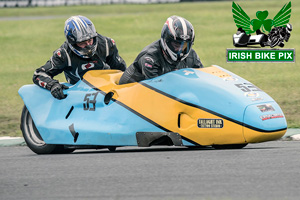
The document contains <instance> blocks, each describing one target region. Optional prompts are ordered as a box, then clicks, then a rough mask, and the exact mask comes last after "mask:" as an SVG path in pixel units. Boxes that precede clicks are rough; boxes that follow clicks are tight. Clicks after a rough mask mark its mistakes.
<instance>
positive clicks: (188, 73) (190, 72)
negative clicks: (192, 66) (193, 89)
mask: <svg viewBox="0 0 300 200" xmlns="http://www.w3.org/2000/svg"><path fill="white" fill-rule="evenodd" d="M183 72H184V75H186V76H188V75H190V74H195V72H193V71H189V70H183Z"/></svg>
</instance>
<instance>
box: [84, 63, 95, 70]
mask: <svg viewBox="0 0 300 200" xmlns="http://www.w3.org/2000/svg"><path fill="white" fill-rule="evenodd" d="M94 66H95V64H94V63H87V64H83V65H81V68H82V70H86V69H90V68H93V67H94Z"/></svg>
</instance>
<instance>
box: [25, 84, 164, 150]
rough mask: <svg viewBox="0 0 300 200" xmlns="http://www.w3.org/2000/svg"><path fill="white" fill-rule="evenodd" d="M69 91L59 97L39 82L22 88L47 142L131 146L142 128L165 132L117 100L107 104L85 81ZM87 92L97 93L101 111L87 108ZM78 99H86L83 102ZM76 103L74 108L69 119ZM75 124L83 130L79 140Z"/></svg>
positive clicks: (30, 110) (79, 129)
mask: <svg viewBox="0 0 300 200" xmlns="http://www.w3.org/2000/svg"><path fill="white" fill-rule="evenodd" d="M65 93H66V94H68V96H67V98H66V99H63V100H57V99H54V98H53V97H52V95H51V94H50V92H49V91H48V90H45V89H42V88H40V87H38V86H36V85H26V86H23V87H22V88H21V89H20V90H19V94H20V95H21V97H22V98H23V101H24V102H25V105H26V106H27V108H28V110H29V112H30V113H31V116H32V118H33V120H34V122H35V124H36V126H37V128H38V130H39V132H40V134H41V136H42V138H43V140H44V141H45V142H46V143H47V144H70V145H72V144H76V145H114V146H118V145H120V146H123V145H126V146H130V145H137V142H136V136H135V134H136V132H138V131H144V132H145V131H147V130H148V131H156V132H163V131H162V130H161V129H159V128H157V127H156V126H154V125H152V124H150V123H148V122H147V121H145V120H144V119H143V118H141V117H139V116H137V115H136V114H134V113H133V112H130V111H128V110H127V109H125V108H124V107H122V106H120V105H119V104H118V103H116V102H114V101H111V102H110V103H109V104H108V105H105V104H104V103H103V98H104V94H103V93H101V92H97V91H96V90H94V89H92V88H91V87H89V86H87V85H86V84H85V83H84V82H80V83H79V84H76V85H74V86H73V87H70V89H68V90H67V91H66V92H65ZM87 93H88V94H91V97H92V98H94V96H95V95H93V94H96V93H97V96H96V100H97V101H96V102H97V105H95V109H96V110H95V111H97V112H95V111H91V110H84V102H85V101H84V99H85V95H86V94H87ZM78 99H82V101H81V103H79V104H78V102H80V101H78ZM91 100H92V99H91ZM40 102H43V104H41V103H40ZM89 105H90V108H89V109H93V105H92V104H89ZM72 106H73V107H74V108H73V110H72V111H71V113H70V114H69V116H68V118H67V119H66V117H67V115H68V113H69V112H70V110H71V108H72ZM100 110H101V111H100ZM72 124H74V129H75V131H76V132H78V133H79V137H78V139H77V141H76V143H75V142H74V137H73V135H72V133H71V132H70V129H69V127H70V126H71V125H72Z"/></svg>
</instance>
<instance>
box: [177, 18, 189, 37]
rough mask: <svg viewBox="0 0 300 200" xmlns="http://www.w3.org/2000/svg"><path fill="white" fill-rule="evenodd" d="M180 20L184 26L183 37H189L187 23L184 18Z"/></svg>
mask: <svg viewBox="0 0 300 200" xmlns="http://www.w3.org/2000/svg"><path fill="white" fill-rule="evenodd" d="M178 19H179V20H180V22H181V26H182V29H183V35H184V36H187V25H186V23H185V20H184V19H183V18H182V17H178Z"/></svg>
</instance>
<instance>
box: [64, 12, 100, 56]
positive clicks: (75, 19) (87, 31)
mask: <svg viewBox="0 0 300 200" xmlns="http://www.w3.org/2000/svg"><path fill="white" fill-rule="evenodd" d="M64 33H65V36H66V42H67V44H68V46H69V47H70V48H71V50H72V51H73V52H74V53H75V54H77V55H78V56H80V57H82V58H90V57H92V56H93V55H94V54H95V52H96V49H97V37H96V36H97V32H96V29H95V26H94V24H93V23H92V21H91V20H89V19H88V18H86V17H84V16H81V15H78V16H72V17H70V18H69V19H67V20H66V22H65V28H64ZM89 39H93V44H92V45H87V46H85V47H84V48H81V47H79V46H77V45H76V44H77V43H79V42H83V41H86V40H89Z"/></svg>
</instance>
